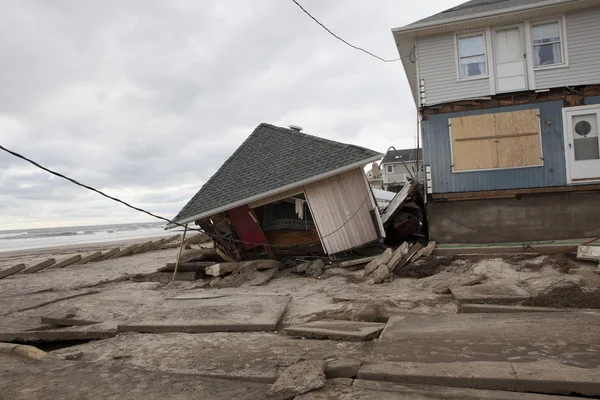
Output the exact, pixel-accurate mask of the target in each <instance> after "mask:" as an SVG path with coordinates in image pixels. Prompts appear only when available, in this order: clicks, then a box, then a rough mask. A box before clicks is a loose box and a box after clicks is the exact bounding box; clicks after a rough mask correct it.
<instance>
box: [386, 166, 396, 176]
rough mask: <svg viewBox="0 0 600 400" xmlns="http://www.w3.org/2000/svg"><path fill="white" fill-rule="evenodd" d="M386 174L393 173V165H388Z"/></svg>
mask: <svg viewBox="0 0 600 400" xmlns="http://www.w3.org/2000/svg"><path fill="white" fill-rule="evenodd" d="M387 173H388V174H393V173H394V166H393V165H388V166H387Z"/></svg>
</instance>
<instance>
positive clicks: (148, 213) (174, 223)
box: [0, 145, 600, 254]
mask: <svg viewBox="0 0 600 400" xmlns="http://www.w3.org/2000/svg"><path fill="white" fill-rule="evenodd" d="M0 150H3V151H5V152H7V153H9V154H11V155H13V156H15V157H17V158H20V159H21V160H24V161H27V162H28V163H30V164H32V165H34V166H36V167H38V168H40V169H42V170H44V171H46V172H48V173H50V174H52V175H55V176H58V177H59V178H63V179H66V180H67V181H69V182H71V183H74V184H75V185H77V186H81V187H83V188H85V189H88V190H91V191H92V192H95V193H98V194H99V195H101V196H103V197H106V198H107V199H110V200H113V201H116V202H117V203H121V204H123V205H124V206H126V207H129V208H131V209H134V210H136V211H139V212H142V213H144V214H147V215H150V216H151V217H154V218H157V219H160V220H162V221H165V222H168V223H170V224H173V225H177V226H180V227H183V228H185V227H186V226H187V225H184V224H180V223H178V222H174V221H172V220H170V219H168V218H165V217H161V216H160V215H156V214H154V213H151V212H150V211H146V210H144V209H143V208H139V207H136V206H133V205H131V204H129V203H127V202H126V201H123V200H121V199H118V198H116V197H113V196H110V195H108V194H106V193H104V192H103V191H101V190H98V189H95V188H93V187H91V186H88V185H85V184H83V183H80V182H78V181H76V180H75V179H72V178H69V177H68V176H65V175H63V174H61V173H60V172H56V171H53V170H51V169H49V168H46V167H44V166H43V165H40V164H38V163H37V162H35V161H33V160H31V159H29V158H27V157H25V156H23V155H21V154H19V153H17V152H14V151H12V150H9V149H7V148H6V147H4V146H2V145H0ZM369 196H371V192H370V191H369V193H367V196H365V198H364V199H363V201H362V203H361V204H360V206H359V207H358V209H357V210H356V211H355V212H354V214H352V215H351V216H350V218H348V219H347V220H346V221H345V222H344V223H343V224H342V225H341V226H340V227H338V228H337V229H335V230H334V231H332V232H330V233H328V234H326V235H323V236H321V238H320V240H315V241H312V242H306V243H302V244H299V245H269V247H284V248H293V247H297V246H306V245H310V244H316V243H319V242H320V241H321V240H322V239H324V238H327V237H329V236H331V235H334V234H335V233H337V232H339V231H340V230H341V229H342V228H343V227H344V226H346V225H347V224H348V223H349V222H350V221H351V220H352V219H353V218H354V217H355V216H356V214H358V212H359V211H360V210H361V209H362V207H363V206H364V205H365V203H366V201H367V200H368V198H369ZM443 217H445V218H447V219H449V220H451V221H453V222H455V223H456V224H459V225H462V226H464V227H465V228H468V229H471V230H473V231H475V232H478V233H483V234H487V235H493V236H498V237H502V238H504V239H507V237H506V236H503V235H500V234H497V233H492V232H485V231H482V230H479V229H476V228H473V227H471V226H468V225H466V224H463V223H462V222H460V221H457V220H455V219H454V218H451V217H449V216H447V215H443ZM187 229H188V230H193V231H197V232H202V233H205V234H207V233H206V232H204V231H202V230H201V229H196V228H189V227H188V228H187ZM209 236H211V237H212V235H209ZM226 240H228V241H230V242H235V243H243V244H248V245H253V246H264V245H267V244H266V243H252V242H247V241H244V240H239V239H233V238H230V239H226ZM599 240H600V237H599V238H595V239H592V240H590V241H587V242H585V243H582V245H587V244H590V243H593V242H597V241H599ZM575 248H577V246H572V247H568V248H566V249H560V250H557V251H552V252H542V251H539V250H536V249H534V248H533V247H531V245H526V244H525V243H524V242H523V250H527V249H531V250H533V251H535V252H536V253H539V254H558V253H564V252H567V251H570V250H573V249H575Z"/></svg>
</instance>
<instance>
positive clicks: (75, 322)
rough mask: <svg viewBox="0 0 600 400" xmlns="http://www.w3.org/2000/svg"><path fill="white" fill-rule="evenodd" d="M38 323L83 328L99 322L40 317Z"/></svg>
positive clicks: (63, 317) (59, 317)
mask: <svg viewBox="0 0 600 400" xmlns="http://www.w3.org/2000/svg"><path fill="white" fill-rule="evenodd" d="M40 322H41V323H42V324H45V325H57V326H85V325H92V324H97V323H99V322H100V321H88V320H85V319H75V318H67V317H65V316H62V317H61V316H55V317H51V316H47V317H41V318H40Z"/></svg>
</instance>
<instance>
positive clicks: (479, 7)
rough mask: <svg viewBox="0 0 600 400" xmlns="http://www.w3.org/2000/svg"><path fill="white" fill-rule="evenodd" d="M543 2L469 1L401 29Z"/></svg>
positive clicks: (522, 0) (518, 0)
mask: <svg viewBox="0 0 600 400" xmlns="http://www.w3.org/2000/svg"><path fill="white" fill-rule="evenodd" d="M544 2H545V0H471V1H467V2H466V3H462V4H459V5H458V6H456V7H452V8H449V9H447V10H445V11H442V12H441V13H438V14H435V15H432V16H430V17H427V18H424V19H421V20H419V21H417V22H414V23H412V24H410V25H406V26H404V27H403V28H402V29H410V28H413V27H414V28H416V27H420V26H422V25H429V24H434V23H439V24H443V23H445V22H446V21H447V20H454V19H462V18H470V17H473V16H476V15H477V14H481V13H489V12H494V11H503V10H505V9H509V8H513V7H523V6H532V7H535V6H536V5H537V4H539V3H544Z"/></svg>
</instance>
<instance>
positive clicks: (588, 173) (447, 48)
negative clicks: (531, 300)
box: [393, 0, 600, 243]
mask: <svg viewBox="0 0 600 400" xmlns="http://www.w3.org/2000/svg"><path fill="white" fill-rule="evenodd" d="M599 20H600V4H599V2H598V1H590V0H553V1H547V0H537V1H535V0H511V1H489V0H473V1H469V2H467V3H464V4H461V5H459V6H457V7H454V8H451V9H449V10H446V11H444V12H442V13H439V14H436V15H433V16H430V17H428V18H425V19H423V20H421V21H418V22H415V23H412V24H410V25H407V26H404V27H401V28H396V29H393V34H394V39H395V42H396V45H397V47H398V50H399V53H400V55H401V57H402V64H403V66H404V70H405V72H406V75H407V78H408V81H409V83H410V86H411V90H412V94H413V97H414V100H415V103H416V105H417V108H418V110H419V115H420V119H421V134H422V139H423V159H424V166H425V171H426V178H427V179H426V182H427V200H428V206H427V211H428V221H429V230H430V237H431V239H432V240H436V241H438V242H442V243H485V242H512V241H518V242H521V241H535V240H551V239H573V238H581V237H596V236H598V234H599V233H600V231H598V224H597V221H598V220H599V219H600V208H598V207H595V206H594V204H597V203H598V202H599V201H600V185H599V183H600V147H599V146H600V142H599V133H598V127H599V115H600V69H598V62H599V61H600V47H599V46H600V45H599V43H600V25H598V21H599Z"/></svg>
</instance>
